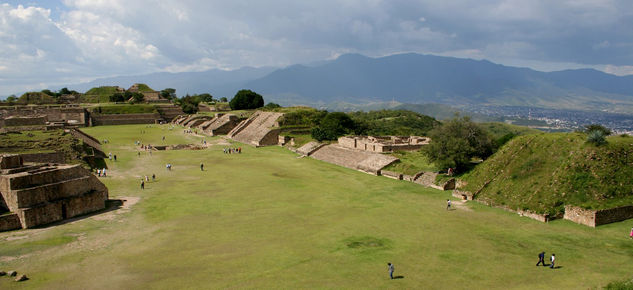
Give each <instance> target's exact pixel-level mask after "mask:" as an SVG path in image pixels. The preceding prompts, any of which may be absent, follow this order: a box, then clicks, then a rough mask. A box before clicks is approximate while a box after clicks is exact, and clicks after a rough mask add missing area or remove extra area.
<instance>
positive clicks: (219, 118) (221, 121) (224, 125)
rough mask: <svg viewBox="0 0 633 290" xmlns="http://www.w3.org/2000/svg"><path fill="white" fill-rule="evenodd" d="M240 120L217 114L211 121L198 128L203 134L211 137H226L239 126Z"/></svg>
mask: <svg viewBox="0 0 633 290" xmlns="http://www.w3.org/2000/svg"><path fill="white" fill-rule="evenodd" d="M239 122H240V118H239V117H238V116H236V115H233V114H222V113H218V114H216V115H215V117H213V118H212V119H211V120H208V121H206V122H204V123H202V124H200V125H199V126H198V129H201V130H202V131H203V132H204V133H205V134H209V135H211V136H216V135H226V134H228V133H229V132H231V130H233V128H235V127H236V126H237V124H239Z"/></svg>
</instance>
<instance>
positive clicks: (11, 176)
mask: <svg viewBox="0 0 633 290" xmlns="http://www.w3.org/2000/svg"><path fill="white" fill-rule="evenodd" d="M0 196H1V197H2V199H1V200H0V212H5V214H3V215H1V216H0V231H2V230H12V229H16V228H25V229H26V228H32V227H35V226H39V225H44V224H48V223H52V222H56V221H60V220H63V219H67V218H72V217H75V216H78V215H83V214H86V213H90V212H93V211H97V210H100V209H103V208H105V201H106V200H107V199H108V189H107V188H106V186H105V185H104V184H103V183H101V181H100V180H99V179H98V178H97V177H96V176H94V175H93V174H92V173H91V172H90V171H88V170H86V169H84V168H83V167H81V166H80V165H62V164H47V163H43V164H42V163H40V164H35V163H32V164H28V163H26V164H25V163H23V161H22V158H21V157H20V156H19V155H0ZM7 212H8V213H7Z"/></svg>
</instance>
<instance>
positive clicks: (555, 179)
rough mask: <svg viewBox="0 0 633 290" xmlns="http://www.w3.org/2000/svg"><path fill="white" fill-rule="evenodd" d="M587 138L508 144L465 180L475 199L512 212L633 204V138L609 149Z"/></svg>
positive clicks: (551, 136) (528, 138) (534, 137)
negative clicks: (570, 206) (501, 206)
mask: <svg viewBox="0 0 633 290" xmlns="http://www.w3.org/2000/svg"><path fill="white" fill-rule="evenodd" d="M585 140H586V135H585V134H582V133H540V134H531V135H525V136H520V137H517V138H514V139H512V140H511V141H509V142H508V143H507V144H506V145H505V146H503V147H502V148H501V149H499V151H498V152H496V153H495V154H494V155H493V156H491V157H490V158H489V159H488V160H486V161H485V162H483V163H482V164H480V165H478V166H477V167H476V168H475V169H474V170H473V171H472V172H470V173H468V174H466V175H465V176H463V180H464V181H466V182H467V185H466V186H464V188H463V189H464V190H468V191H471V192H474V193H477V192H478V191H480V192H479V193H478V194H477V195H476V196H475V198H476V199H479V200H484V201H489V202H491V203H492V204H495V205H503V206H508V207H510V208H512V209H524V210H531V211H534V212H537V213H549V214H551V215H561V214H562V213H563V210H564V206H565V205H567V204H568V205H576V206H581V207H584V208H590V209H602V208H611V207H615V206H621V205H630V204H633V192H632V190H631V188H633V179H631V176H633V145H632V144H633V138H632V137H629V136H612V137H609V138H608V141H609V143H608V144H607V145H605V146H601V147H595V146H593V145H590V144H587V143H586V142H585Z"/></svg>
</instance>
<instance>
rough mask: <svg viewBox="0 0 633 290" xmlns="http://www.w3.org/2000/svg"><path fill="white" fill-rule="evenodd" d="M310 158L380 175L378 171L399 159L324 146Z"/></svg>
mask: <svg viewBox="0 0 633 290" xmlns="http://www.w3.org/2000/svg"><path fill="white" fill-rule="evenodd" d="M310 157H312V158H314V159H318V160H321V161H325V162H329V163H333V164H336V165H339V166H344V167H347V168H351V169H356V170H361V171H364V172H367V173H371V174H375V175H380V171H381V170H382V169H383V168H385V167H387V166H388V165H390V164H392V163H394V162H396V161H398V160H399V159H398V158H396V157H393V156H390V155H385V154H379V153H372V152H367V151H361V150H355V149H350V148H346V147H343V146H340V145H334V144H333V145H326V146H322V147H320V148H318V149H317V150H316V151H314V152H312V154H310Z"/></svg>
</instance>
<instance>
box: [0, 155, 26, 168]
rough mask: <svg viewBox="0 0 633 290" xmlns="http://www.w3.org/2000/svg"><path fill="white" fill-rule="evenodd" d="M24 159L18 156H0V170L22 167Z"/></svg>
mask: <svg viewBox="0 0 633 290" xmlns="http://www.w3.org/2000/svg"><path fill="white" fill-rule="evenodd" d="M22 164H23V160H22V157H20V155H18V154H3V155H0V169H11V168H17V167H20V166H22Z"/></svg>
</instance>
